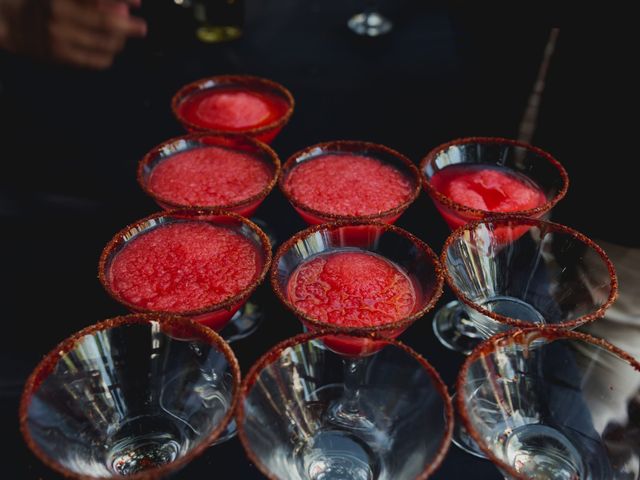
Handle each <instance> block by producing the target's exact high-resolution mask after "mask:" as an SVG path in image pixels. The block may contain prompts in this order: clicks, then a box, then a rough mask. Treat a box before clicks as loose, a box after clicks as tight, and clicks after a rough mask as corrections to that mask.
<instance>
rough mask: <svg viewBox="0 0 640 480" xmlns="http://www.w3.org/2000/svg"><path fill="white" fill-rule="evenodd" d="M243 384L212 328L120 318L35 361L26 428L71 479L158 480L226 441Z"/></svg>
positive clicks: (158, 318)
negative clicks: (219, 440) (124, 479)
mask: <svg viewBox="0 0 640 480" xmlns="http://www.w3.org/2000/svg"><path fill="white" fill-rule="evenodd" d="M177 376H179V377H180V381H179V382H176V381H173V379H174V378H175V377H177ZM239 387H240V368H239V366H238V362H237V360H236V359H235V357H234V355H233V352H232V351H231V349H230V348H229V346H228V345H227V344H226V343H225V342H224V340H223V339H222V338H221V337H220V336H219V335H217V334H216V333H215V332H214V331H213V330H211V329H208V328H206V327H204V326H202V325H200V324H198V323H195V322H192V321H189V320H187V319H184V318H180V317H170V316H164V315H155V314H147V315H142V314H134V315H128V316H124V317H117V318H112V319H109V320H106V321H104V322H101V323H98V324H95V325H92V326H90V327H88V328H85V329H84V330H81V331H80V332H77V333H76V334H74V335H72V336H71V337H69V338H68V339H67V340H64V341H63V342H62V343H60V344H59V345H58V346H57V347H56V348H54V349H53V350H52V351H51V352H50V353H49V354H48V355H47V356H46V357H45V358H44V359H43V360H42V361H41V362H40V363H39V364H38V366H37V367H36V369H35V370H34V371H33V373H32V374H31V376H30V377H29V379H28V380H27V383H26V385H25V388H24V392H23V394H22V400H21V402H20V428H21V431H22V434H23V436H24V439H25V441H26V443H27V445H28V446H29V448H30V449H31V450H32V451H33V453H34V454H35V455H36V456H37V457H38V458H39V459H40V460H42V461H43V462H44V463H45V464H46V465H47V466H48V467H50V468H52V469H53V470H56V471H57V472H58V473H60V474H62V475H64V476H65V477H66V478H74V479H88V478H111V479H115V478H122V476H124V475H126V476H127V477H128V478H132V479H153V478H159V477H162V476H165V475H167V474H169V473H171V472H175V471H176V470H178V469H180V468H181V467H183V466H185V465H186V464H187V463H188V462H190V461H191V460H193V459H194V458H195V457H196V456H197V455H199V454H201V453H202V452H203V451H204V449H206V448H208V447H209V446H210V445H211V443H212V442H214V441H215V440H216V439H217V438H218V437H219V436H220V434H221V433H222V432H223V431H224V430H225V427H226V426H227V424H228V423H229V422H230V421H231V419H232V416H233V413H234V410H235V405H236V402H237V399H238V393H239Z"/></svg>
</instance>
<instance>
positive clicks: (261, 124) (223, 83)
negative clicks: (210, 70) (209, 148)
mask: <svg viewBox="0 0 640 480" xmlns="http://www.w3.org/2000/svg"><path fill="white" fill-rule="evenodd" d="M293 107H294V101H293V96H292V95H291V93H290V92H289V91H288V90H287V89H286V88H284V87H283V86H282V85H280V84H278V83H276V82H273V81H271V80H267V79H265V78H259V77H252V76H249V75H223V76H218V77H210V78H205V79H202V80H198V81H196V82H193V83H190V84H188V85H186V86H185V87H183V88H182V89H180V90H179V91H178V93H176V95H175V96H174V97H173V100H172V109H173V113H174V115H175V116H176V117H177V119H178V120H179V121H180V123H182V124H183V125H184V127H185V128H187V129H188V130H191V131H207V132H209V133H215V134H222V133H227V134H243V135H249V136H252V137H254V138H256V139H258V140H261V141H263V142H270V141H271V140H273V139H274V138H275V136H276V135H277V134H278V133H279V132H280V130H281V129H282V127H283V126H284V125H285V124H286V123H287V122H288V121H289V117H291V114H292V113H293Z"/></svg>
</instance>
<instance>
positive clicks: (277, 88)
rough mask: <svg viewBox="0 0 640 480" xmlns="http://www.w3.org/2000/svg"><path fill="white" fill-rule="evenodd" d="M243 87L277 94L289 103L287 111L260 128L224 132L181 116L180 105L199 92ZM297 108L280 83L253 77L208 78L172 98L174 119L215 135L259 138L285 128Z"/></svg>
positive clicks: (291, 96) (195, 82)
mask: <svg viewBox="0 0 640 480" xmlns="http://www.w3.org/2000/svg"><path fill="white" fill-rule="evenodd" d="M207 83H213V84H212V85H210V86H205V85H206V84H207ZM233 85H237V86H243V87H248V88H251V87H253V88H255V87H256V86H258V87H259V88H260V87H261V88H263V89H267V90H269V91H271V92H274V93H277V94H278V96H280V97H281V98H282V99H283V100H285V101H286V103H287V111H286V112H285V113H284V114H283V115H282V116H281V117H279V118H277V119H276V120H274V121H273V122H270V123H268V124H266V125H262V126H259V127H247V128H242V129H238V130H224V129H216V128H208V127H203V126H202V125H198V124H196V123H193V122H191V121H189V120H187V119H186V118H184V117H183V116H182V115H181V114H180V105H181V104H182V102H183V101H184V99H185V98H187V97H188V96H189V95H191V94H192V93H195V92H198V91H206V90H210V89H214V88H216V87H220V86H233ZM294 108H295V100H294V98H293V95H292V94H291V92H290V91H289V90H288V89H287V88H286V87H284V86H283V85H282V84H280V83H278V82H274V81H273V80H269V79H267V78H263V77H257V76H253V75H217V76H213V77H206V78H201V79H199V80H196V81H194V82H191V83H189V84H187V85H185V86H183V87H182V88H180V90H178V91H177V92H176V93H175V95H174V96H173V97H172V98H171V111H172V112H173V115H174V117H175V118H176V119H177V120H178V121H179V122H180V123H181V124H182V125H184V126H186V127H187V128H189V129H192V130H196V131H203V132H208V133H211V134H215V135H251V136H258V135H261V134H263V133H268V132H270V131H272V130H276V129H277V128H281V127H284V126H285V125H286V124H287V122H288V121H289V119H290V118H291V115H292V114H293V110H294Z"/></svg>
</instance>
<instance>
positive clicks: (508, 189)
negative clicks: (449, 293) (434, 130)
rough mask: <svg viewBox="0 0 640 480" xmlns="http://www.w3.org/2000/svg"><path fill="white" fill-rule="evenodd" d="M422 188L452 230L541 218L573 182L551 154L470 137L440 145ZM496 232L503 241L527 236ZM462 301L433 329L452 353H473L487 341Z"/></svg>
mask: <svg viewBox="0 0 640 480" xmlns="http://www.w3.org/2000/svg"><path fill="white" fill-rule="evenodd" d="M420 171H421V174H422V184H423V187H424V189H425V190H426V192H427V193H428V194H429V196H430V197H431V199H432V200H433V202H434V204H435V206H436V208H437V209H438V210H439V211H440V213H441V214H442V217H443V218H444V220H445V221H446V222H447V224H448V225H449V227H451V229H455V228H458V227H461V226H462V225H464V224H466V223H468V222H472V221H475V220H482V219H484V218H487V217H493V218H498V217H507V216H513V215H518V216H524V217H529V218H540V217H543V216H545V215H546V214H548V212H549V211H550V210H551V208H553V206H554V205H555V204H556V203H558V202H559V201H560V200H561V199H562V198H563V197H564V195H565V194H566V192H567V189H568V187H569V177H568V175H567V172H566V171H565V169H564V167H563V166H562V165H561V164H560V162H558V161H557V160H556V159H555V158H554V157H553V156H551V155H550V154H549V153H547V152H545V151H544V150H541V149H540V148H537V147H534V146H532V145H528V144H526V143H522V142H518V141H515V140H508V139H504V138H493V137H469V138H462V139H458V140H454V141H452V142H448V143H445V144H443V145H440V146H438V147H436V148H434V149H433V150H431V152H429V154H428V155H427V156H426V157H425V158H424V159H423V160H422V162H421V163H420ZM514 228H515V227H511V229H510V230H508V231H500V230H496V231H495V232H494V233H495V234H496V236H497V237H498V239H499V238H500V237H501V236H502V237H504V241H505V242H508V241H511V240H515V239H516V237H517V236H518V235H524V234H525V233H526V232H527V228H528V227H527V226H522V227H521V228H520V229H519V230H514ZM465 315H466V314H465V311H464V309H463V308H462V305H461V304H460V302H458V301H455V300H454V301H452V302H450V303H448V304H447V305H446V306H444V307H443V308H441V309H440V310H439V311H438V312H437V313H436V315H435V317H434V323H433V328H434V331H435V333H436V335H437V336H438V338H439V339H440V341H441V342H442V343H443V345H445V346H446V347H447V348H452V349H454V350H457V351H467V352H468V351H470V350H471V349H472V348H473V345H474V344H476V343H477V342H478V341H479V340H480V339H481V338H482V335H481V333H479V332H477V331H476V329H475V327H474V325H473V324H472V322H470V321H469V319H468V318H467V317H466V316H465Z"/></svg>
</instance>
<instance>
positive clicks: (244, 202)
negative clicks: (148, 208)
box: [138, 133, 280, 217]
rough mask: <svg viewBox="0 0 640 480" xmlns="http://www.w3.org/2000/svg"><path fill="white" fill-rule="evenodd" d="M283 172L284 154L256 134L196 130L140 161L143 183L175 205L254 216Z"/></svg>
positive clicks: (159, 198) (159, 199)
mask: <svg viewBox="0 0 640 480" xmlns="http://www.w3.org/2000/svg"><path fill="white" fill-rule="evenodd" d="M279 174H280V160H279V158H278V155H277V154H276V153H275V152H274V151H273V150H272V149H271V148H270V147H269V146H268V145H266V144H264V143H262V142H259V141H257V140H254V139H252V138H250V137H238V136H228V135H227V136H216V135H211V134H208V133H193V134H189V135H184V136H181V137H177V138H173V139H171V140H168V141H166V142H163V143H162V144H160V145H158V146H157V147H154V148H153V149H152V150H151V151H149V152H148V153H147V154H146V155H145V156H144V157H143V158H142V159H141V160H140V162H139V164H138V183H139V184H140V186H141V187H142V189H143V190H144V191H145V193H147V195H149V196H150V197H152V198H153V199H154V200H155V201H156V202H157V203H158V205H160V206H161V207H162V208H164V209H166V210H170V209H187V208H189V209H203V208H205V209H213V208H219V209H225V210H228V211H231V212H234V213H237V214H238V215H242V216H244V217H250V216H251V215H252V214H253V213H254V212H255V210H256V209H257V208H258V207H259V206H260V204H261V203H262V201H263V200H264V199H265V198H266V196H267V195H268V194H269V192H271V190H272V189H273V187H274V186H275V184H276V181H277V179H278V176H279Z"/></svg>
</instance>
